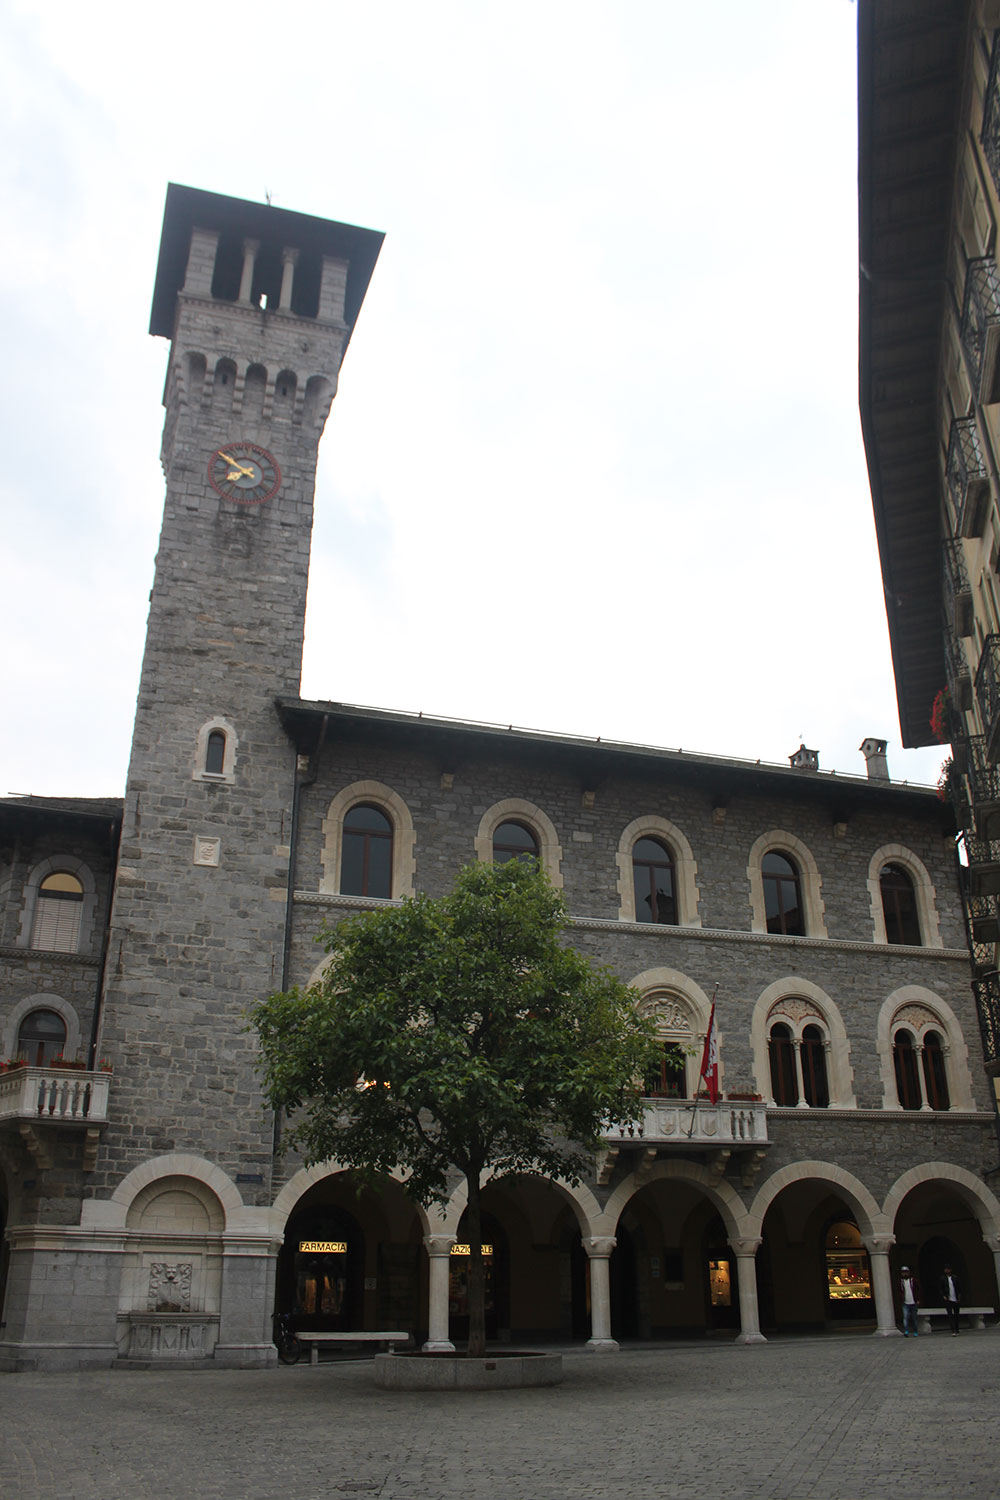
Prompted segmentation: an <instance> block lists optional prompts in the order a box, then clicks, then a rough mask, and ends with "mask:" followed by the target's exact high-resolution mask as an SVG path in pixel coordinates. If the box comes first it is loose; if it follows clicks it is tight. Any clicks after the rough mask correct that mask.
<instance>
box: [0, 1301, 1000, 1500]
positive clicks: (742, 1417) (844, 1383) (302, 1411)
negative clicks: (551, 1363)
mask: <svg viewBox="0 0 1000 1500" xmlns="http://www.w3.org/2000/svg"><path fill="white" fill-rule="evenodd" d="M564 1367H565V1372H566V1379H565V1382H564V1384H563V1385H561V1386H558V1387H554V1388H552V1389H549V1390H536V1391H496V1392H490V1393H480V1392H468V1393H458V1392H454V1393H437V1392H434V1393H427V1392H420V1393H402V1392H387V1391H380V1390H376V1389H375V1387H374V1385H373V1371H372V1365H371V1362H370V1361H362V1360H358V1361H345V1362H339V1363H329V1364H321V1365H319V1366H317V1367H315V1368H313V1367H310V1366H309V1365H307V1364H303V1365H298V1366H295V1367H293V1368H289V1369H282V1368H279V1369H277V1370H274V1371H212V1370H198V1371H195V1370H192V1371H190V1372H188V1373H167V1372H160V1371H156V1372H146V1373H139V1372H122V1371H110V1370H109V1371H101V1372H97V1373H89V1374H74V1375H0V1495H2V1496H3V1500H42V1497H45V1500H51V1497H52V1496H58V1497H60V1500H117V1497H119V1496H120V1497H127V1500H188V1497H192V1500H265V1497H268V1500H270V1497H272V1496H280V1497H282V1500H321V1497H322V1500H330V1497H335V1500H336V1497H339V1496H342V1495H361V1496H365V1495H372V1496H375V1497H377V1500H486V1497H490V1500H633V1497H643V1500H645V1497H656V1500H659V1497H664V1500H666V1497H683V1500H687V1497H695V1496H697V1497H699V1500H702V1497H705V1496H711V1497H713V1500H730V1497H732V1500H861V1497H862V1496H864V1497H866V1500H868V1497H878V1500H896V1497H899V1500H904V1497H905V1500H937V1497H942V1500H944V1497H947V1500H956V1497H960V1496H963V1495H978V1496H992V1495H996V1494H998V1493H1000V1477H998V1463H997V1456H996V1449H995V1446H994V1433H995V1424H996V1415H997V1396H998V1394H1000V1329H998V1331H997V1332H996V1333H994V1332H986V1333H979V1334H976V1333H969V1334H966V1335H963V1336H962V1337H961V1338H958V1339H953V1338H950V1337H948V1336H947V1335H946V1334H941V1333H937V1334H933V1335H931V1336H929V1337H926V1336H925V1337H924V1338H921V1339H907V1340H903V1339H889V1340H881V1339H874V1338H870V1337H838V1338H834V1337H831V1338H826V1339H820V1338H815V1339H796V1340H786V1341H784V1342H782V1341H772V1342H771V1343H769V1344H766V1345H757V1346H755V1347H750V1348H747V1347H742V1346H741V1347H737V1346H735V1345H731V1344H722V1345H720V1344H705V1345H697V1346H695V1345H690V1344H688V1345H679V1344H674V1345H663V1346H660V1347H649V1346H645V1347H641V1348H627V1349H625V1350H623V1351H622V1353H620V1354H618V1355H614V1354H612V1355H594V1354H589V1353H587V1352H586V1351H585V1350H582V1349H579V1348H575V1349H573V1350H570V1351H565V1353H564Z"/></svg>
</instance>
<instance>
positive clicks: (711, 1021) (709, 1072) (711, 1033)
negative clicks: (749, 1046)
mask: <svg viewBox="0 0 1000 1500" xmlns="http://www.w3.org/2000/svg"><path fill="white" fill-rule="evenodd" d="M701 1076H702V1078H703V1079H704V1082H705V1092H706V1093H707V1094H708V1097H709V1100H710V1101H711V1103H712V1104H715V1103H717V1102H718V1098H719V1033H718V1032H717V1031H716V1029H715V1001H714V1000H713V1001H712V1013H711V1015H710V1016H709V1018H708V1034H707V1036H706V1037H705V1050H704V1052H702V1054H701Z"/></svg>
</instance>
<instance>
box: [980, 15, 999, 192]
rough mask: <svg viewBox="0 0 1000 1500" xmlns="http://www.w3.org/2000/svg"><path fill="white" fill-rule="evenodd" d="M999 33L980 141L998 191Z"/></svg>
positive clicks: (995, 39)
mask: <svg viewBox="0 0 1000 1500" xmlns="http://www.w3.org/2000/svg"><path fill="white" fill-rule="evenodd" d="M998 71H1000V33H998V34H997V35H996V36H995V37H994V39H993V55H992V57H991V58H990V76H989V81H988V83H987V85H986V98H985V99H984V100H983V128H982V132H981V134H980V137H979V139H980V141H981V142H982V145H983V155H984V156H985V157H986V163H987V166H988V167H989V169H990V172H991V173H992V176H993V185H994V187H995V188H996V190H997V192H1000V79H998Z"/></svg>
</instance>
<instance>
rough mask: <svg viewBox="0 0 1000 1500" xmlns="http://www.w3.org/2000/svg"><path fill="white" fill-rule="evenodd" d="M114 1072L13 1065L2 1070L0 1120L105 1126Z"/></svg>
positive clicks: (41, 1123) (0, 1076)
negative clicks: (17, 1066) (112, 1073)
mask: <svg viewBox="0 0 1000 1500" xmlns="http://www.w3.org/2000/svg"><path fill="white" fill-rule="evenodd" d="M110 1088H111V1074H110V1073H87V1072H84V1071H83V1070H82V1069H79V1068H10V1069H8V1070H7V1071H6V1072H4V1073H0V1123H3V1122H6V1121H11V1120H14V1121H25V1122H30V1123H31V1124H33V1125H43V1124H47V1123H49V1122H51V1123H53V1124H56V1125H101V1124H103V1123H104V1121H105V1120H107V1117H108V1094H109V1092H110Z"/></svg>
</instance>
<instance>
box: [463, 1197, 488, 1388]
mask: <svg viewBox="0 0 1000 1500" xmlns="http://www.w3.org/2000/svg"><path fill="white" fill-rule="evenodd" d="M465 1180H466V1182H467V1184H468V1188H469V1202H468V1207H467V1209H466V1223H467V1225H468V1235H469V1344H468V1349H467V1353H468V1355H469V1358H470V1359H482V1357H483V1355H484V1354H485V1353H486V1279H485V1277H484V1275H483V1243H482V1241H483V1225H482V1213H481V1211H480V1206H479V1171H478V1169H477V1170H475V1171H470V1172H469V1174H468V1176H467V1177H466V1179H465Z"/></svg>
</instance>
